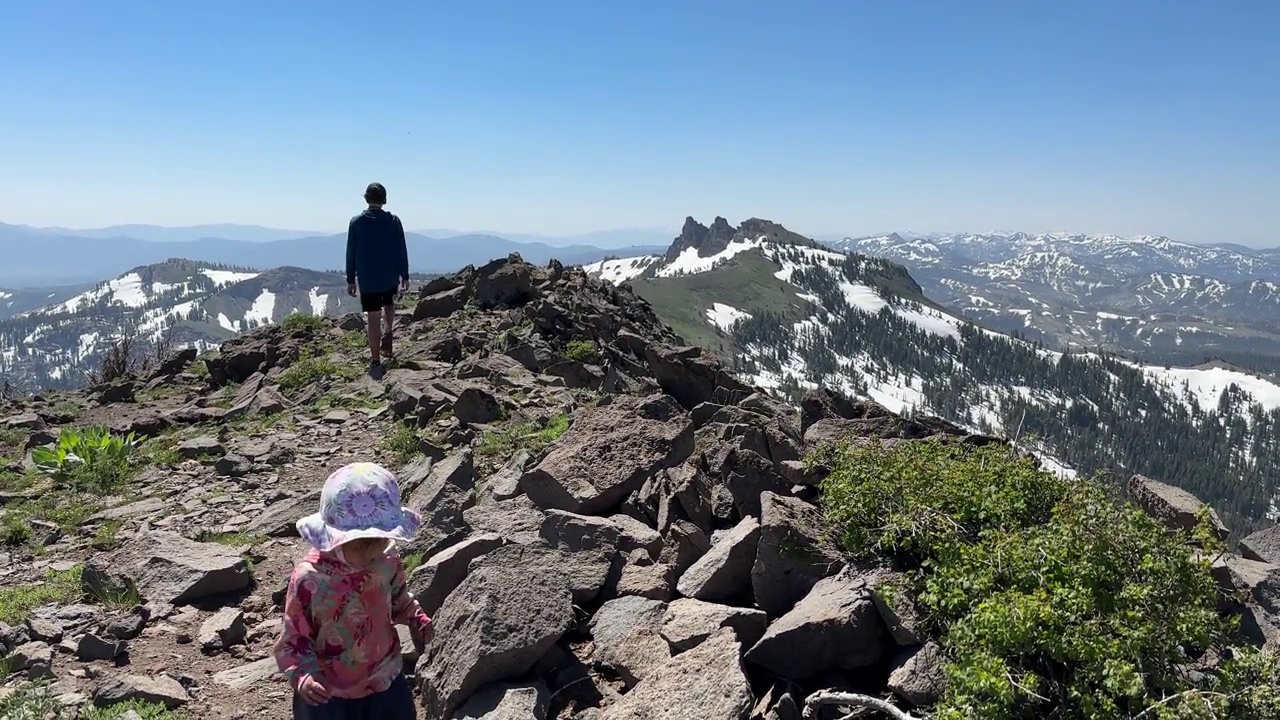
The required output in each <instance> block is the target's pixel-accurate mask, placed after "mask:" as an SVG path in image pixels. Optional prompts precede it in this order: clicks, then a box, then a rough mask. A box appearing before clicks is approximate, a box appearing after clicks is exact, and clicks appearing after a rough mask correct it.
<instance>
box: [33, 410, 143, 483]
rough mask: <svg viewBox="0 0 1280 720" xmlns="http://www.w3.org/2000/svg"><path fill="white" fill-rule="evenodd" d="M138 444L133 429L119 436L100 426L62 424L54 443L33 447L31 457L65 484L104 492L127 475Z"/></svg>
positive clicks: (56, 480)
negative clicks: (68, 425) (80, 428)
mask: <svg viewBox="0 0 1280 720" xmlns="http://www.w3.org/2000/svg"><path fill="white" fill-rule="evenodd" d="M139 444H140V440H139V439H138V438H137V437H135V436H134V435H133V433H129V434H128V435H125V436H123V437H122V436H120V435H113V434H112V433H111V432H109V431H108V430H107V429H106V428H104V427H101V426H93V427H88V428H84V429H82V430H78V429H76V428H63V429H62V431H61V432H60V433H59V434H58V443H57V445H55V446H54V447H52V448H47V447H37V448H35V449H33V450H32V451H31V459H32V460H33V461H34V462H35V465H36V467H37V468H38V469H39V470H40V472H43V473H45V474H46V475H48V476H50V477H52V478H53V479H54V481H55V482H57V483H58V484H60V485H62V486H64V487H71V488H75V489H79V490H88V491H93V492H100V493H107V492H111V491H112V490H114V489H115V488H116V487H117V486H119V485H120V483H122V482H123V481H124V480H126V479H128V477H129V474H130V471H131V466H130V462H129V460H130V455H131V453H132V452H133V450H134V448H136V447H137V446H138V445H139Z"/></svg>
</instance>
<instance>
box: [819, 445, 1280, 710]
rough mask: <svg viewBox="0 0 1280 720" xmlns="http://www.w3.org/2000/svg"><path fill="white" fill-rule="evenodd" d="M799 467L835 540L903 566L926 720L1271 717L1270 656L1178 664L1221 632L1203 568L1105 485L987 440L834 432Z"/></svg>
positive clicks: (1277, 706) (1275, 701) (1179, 541)
mask: <svg viewBox="0 0 1280 720" xmlns="http://www.w3.org/2000/svg"><path fill="white" fill-rule="evenodd" d="M809 462H810V463H821V464H822V465H825V466H826V467H828V468H830V469H831V473H830V475H829V476H828V477H827V479H826V480H825V481H824V483H823V491H824V498H823V503H824V509H825V514H826V517H827V519H828V521H829V523H830V528H831V530H832V532H833V534H834V536H835V539H836V540H837V541H838V542H840V544H841V545H842V546H843V547H844V548H845V549H846V550H847V551H849V552H850V553H853V554H854V555H856V556H860V557H878V558H884V559H890V560H892V561H894V562H895V563H896V564H897V565H898V566H900V567H902V568H903V569H904V570H906V572H907V577H908V578H909V580H910V583H911V585H912V587H910V588H907V589H908V590H909V591H911V592H913V593H914V594H915V596H916V598H917V599H918V602H919V604H920V606H921V609H922V610H923V611H924V613H925V615H926V617H927V618H928V621H929V623H930V624H931V625H932V626H933V628H932V629H933V630H934V632H935V633H936V635H937V636H938V637H939V638H940V642H941V644H942V647H943V649H944V652H945V653H946V655H947V657H948V660H949V666H948V668H947V679H948V686H947V690H946V692H945V694H944V695H943V697H942V699H941V701H940V703H939V705H938V707H937V708H936V714H935V715H934V716H933V717H934V718H936V719H937V720H961V719H962V718H964V719H969V718H996V717H1000V718H1058V717H1061V718H1068V717H1070V718H1097V719H1098V720H1102V719H1103V718H1106V719H1108V720H1110V719H1112V718H1135V717H1138V716H1140V715H1141V717H1149V718H1200V717H1203V718H1212V717H1232V718H1246V717H1250V718H1276V717H1280V694H1278V693H1277V691H1276V689H1275V688H1274V686H1267V685H1265V684H1261V683H1260V682H1258V681H1259V679H1260V678H1274V677H1275V674H1274V673H1275V668H1276V665H1275V663H1276V659H1275V658H1274V656H1270V655H1257V654H1249V653H1245V654H1243V655H1239V656H1238V657H1237V659H1236V660H1234V661H1232V662H1230V663H1228V664H1227V666H1226V667H1225V668H1224V670H1223V671H1222V673H1221V678H1220V679H1216V680H1210V681H1206V682H1207V684H1204V685H1201V686H1195V685H1191V684H1190V680H1189V679H1188V678H1189V677H1191V676H1189V675H1188V674H1185V673H1182V672H1180V671H1179V670H1180V665H1182V664H1183V663H1186V662H1188V660H1187V656H1186V654H1184V649H1185V650H1186V651H1187V652H1188V653H1191V654H1192V656H1193V657H1194V656H1195V653H1196V652H1197V651H1200V650H1205V649H1208V648H1211V647H1218V646H1220V645H1222V644H1223V643H1224V642H1225V641H1226V640H1227V637H1228V633H1229V630H1230V628H1229V625H1228V623H1226V622H1224V621H1222V620H1220V618H1219V616H1218V615H1217V613H1216V611H1215V607H1216V602H1217V590H1216V584H1215V582H1214V581H1213V580H1212V579H1211V578H1210V576H1209V573H1208V564H1207V562H1206V561H1203V560H1197V559H1193V558H1192V556H1191V553H1190V549H1189V547H1188V546H1187V544H1186V542H1187V541H1188V539H1189V538H1187V537H1185V536H1178V535H1175V534H1172V533H1170V532H1168V531H1167V530H1166V529H1165V528H1164V526H1162V525H1161V524H1159V523H1158V522H1157V521H1155V520H1153V519H1152V518H1150V517H1149V516H1147V515H1146V514H1144V513H1143V512H1141V511H1140V510H1138V509H1137V508H1136V507H1134V506H1133V505H1131V504H1128V503H1121V502H1118V501H1117V500H1115V499H1114V498H1113V497H1111V496H1110V494H1109V493H1108V491H1107V489H1106V488H1105V487H1104V486H1102V485H1100V484H1098V483H1096V482H1094V481H1090V480H1076V481H1070V482H1068V481H1064V480H1060V479H1058V478H1056V477H1054V476H1052V475H1049V474H1047V473H1043V472H1041V471H1039V470H1038V468H1037V465H1036V463H1035V462H1034V461H1033V460H1028V459H1024V458H1020V457H1017V456H1016V455H1013V454H1011V453H1010V452H1009V450H1008V449H1007V448H1002V447H999V446H995V445H992V446H988V447H984V448H974V447H969V446H965V445H961V444H958V443H943V442H938V441H923V442H910V443H902V444H898V445H895V446H893V447H891V448H886V447H884V446H882V445H880V444H878V443H871V444H868V445H865V446H861V447H852V446H849V445H845V444H841V445H835V446H829V447H826V448H823V449H822V450H820V451H818V452H816V453H814V454H812V455H811V456H810V458H809ZM885 590H886V591H891V592H892V591H896V590H890V589H885ZM1197 709H1198V710H1197ZM1207 710H1212V712H1214V713H1220V714H1216V715H1215V714H1211V713H1208V712H1206V711H1207ZM1144 712H1145V714H1142V713H1144Z"/></svg>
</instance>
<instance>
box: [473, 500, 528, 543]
mask: <svg viewBox="0 0 1280 720" xmlns="http://www.w3.org/2000/svg"><path fill="white" fill-rule="evenodd" d="M462 517H463V520H464V521H465V522H466V524H467V525H468V526H469V527H470V528H471V529H472V530H473V531H475V532H479V533H496V534H498V535H501V536H502V537H503V538H506V539H508V540H511V541H513V542H521V543H528V542H537V541H538V539H539V538H538V532H539V530H540V529H541V527H542V523H543V521H544V520H545V519H546V514H545V513H543V512H542V511H541V510H539V509H538V508H537V506H535V505H534V504H533V501H532V500H530V499H529V498H528V497H526V496H524V495H518V496H516V497H513V498H511V499H510V500H503V501H501V502H494V503H485V504H483V505H476V506H475V507H469V508H467V509H466V510H464V511H463V513H462Z"/></svg>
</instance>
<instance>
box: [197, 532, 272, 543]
mask: <svg viewBox="0 0 1280 720" xmlns="http://www.w3.org/2000/svg"><path fill="white" fill-rule="evenodd" d="M196 539H197V540H199V541H200V542H212V543H218V544H219V545H226V546H228V547H249V546H250V545H257V544H258V543H260V542H262V541H263V540H266V537H264V536H262V535H259V534H257V533H251V532H244V531H241V532H209V531H205V532H201V533H199V534H198V536H197V537H196Z"/></svg>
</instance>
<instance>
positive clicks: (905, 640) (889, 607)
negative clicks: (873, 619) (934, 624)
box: [871, 572, 929, 647]
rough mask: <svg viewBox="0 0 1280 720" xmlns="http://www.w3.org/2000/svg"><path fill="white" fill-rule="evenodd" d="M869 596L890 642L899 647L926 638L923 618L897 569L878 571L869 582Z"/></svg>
mask: <svg viewBox="0 0 1280 720" xmlns="http://www.w3.org/2000/svg"><path fill="white" fill-rule="evenodd" d="M871 591H872V592H871V599H872V600H873V601H874V602H875V604H876V610H878V611H879V612H880V618H881V619H882V620H884V624H885V626H886V627H888V628H889V634H890V635H892V636H893V640H894V642H896V643H897V644H898V645H901V646H903V647H907V646H912V645H921V644H923V643H924V642H925V641H926V640H928V639H929V634H928V629H927V627H926V626H925V619H924V615H923V613H922V612H921V611H920V608H919V607H918V606H917V604H916V599H915V597H914V595H913V594H912V590H911V585H910V581H909V580H908V579H907V577H906V576H905V575H903V574H902V573H897V572H882V573H880V574H879V576H878V578H877V579H876V580H874V581H872V587H871Z"/></svg>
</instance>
